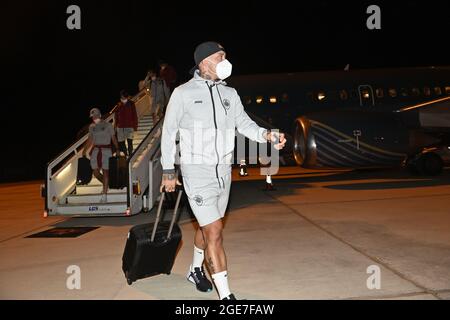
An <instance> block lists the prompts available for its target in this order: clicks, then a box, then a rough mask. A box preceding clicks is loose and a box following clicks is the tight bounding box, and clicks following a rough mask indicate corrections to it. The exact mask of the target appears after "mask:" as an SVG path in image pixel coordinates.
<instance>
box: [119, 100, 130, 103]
mask: <svg viewBox="0 0 450 320" xmlns="http://www.w3.org/2000/svg"><path fill="white" fill-rule="evenodd" d="M120 101H122V103H127V101H128V99H120Z"/></svg>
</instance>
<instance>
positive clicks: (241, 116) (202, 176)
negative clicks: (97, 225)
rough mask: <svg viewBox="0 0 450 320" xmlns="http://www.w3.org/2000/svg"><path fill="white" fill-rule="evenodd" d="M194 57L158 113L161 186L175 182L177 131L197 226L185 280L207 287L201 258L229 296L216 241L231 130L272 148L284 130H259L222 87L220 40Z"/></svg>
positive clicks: (227, 70) (225, 71)
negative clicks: (184, 80)
mask: <svg viewBox="0 0 450 320" xmlns="http://www.w3.org/2000/svg"><path fill="white" fill-rule="evenodd" d="M194 60H195V63H196V66H195V67H194V68H193V69H192V70H191V73H193V78H192V79H191V80H190V81H188V82H187V83H185V84H183V85H181V86H179V87H177V88H175V90H174V91H173V93H172V95H171V98H170V101H169V104H168V106H167V110H166V115H165V117H164V124H163V130H162V137H161V153H162V155H161V164H162V168H163V176H162V184H161V190H162V188H164V189H165V191H166V192H173V191H174V190H175V186H176V185H177V184H180V182H179V181H178V180H177V178H176V174H175V167H174V162H175V156H176V143H175V139H176V135H177V132H178V133H179V137H180V153H181V157H180V167H181V175H182V177H183V185H184V190H185V192H186V195H187V197H188V200H189V204H190V206H191V208H192V212H193V213H194V215H195V218H196V219H197V222H198V224H199V228H198V230H197V231H196V234H195V236H194V254H193V261H192V264H191V266H190V268H189V270H188V273H187V279H188V281H190V282H192V283H194V284H195V285H196V288H197V289H198V290H200V291H203V292H208V291H211V290H212V283H211V281H210V280H209V279H208V278H207V277H206V275H205V272H204V268H203V263H204V261H206V265H207V266H208V269H209V271H210V273H211V277H212V280H213V282H214V284H215V287H216V289H217V291H218V294H219V298H220V299H223V300H234V299H236V297H235V296H234V294H232V293H231V291H230V288H229V284H228V272H227V259H226V255H225V251H224V248H223V245H222V242H223V236H222V229H223V222H222V218H223V217H224V214H225V210H226V207H227V204H228V197H229V193H230V187H231V159H232V155H233V151H234V138H235V129H237V130H238V131H239V132H240V133H241V134H243V135H244V136H246V137H248V138H249V139H251V140H253V141H257V142H260V143H266V142H275V141H277V143H276V144H275V145H274V147H275V148H276V149H278V150H279V149H281V148H283V147H284V145H285V143H286V139H285V138H284V134H282V133H278V132H271V131H270V130H267V129H265V128H261V127H259V126H258V125H257V124H256V123H255V122H254V121H253V120H251V119H250V117H249V116H248V115H247V113H246V112H245V110H244V107H243V105H242V103H241V99H240V97H239V95H238V94H237V92H236V90H235V89H233V88H230V87H228V86H226V83H225V82H224V81H223V80H224V79H226V78H227V77H229V76H230V75H231V71H232V65H231V63H230V62H229V61H228V60H227V59H226V53H225V50H224V48H223V47H222V46H221V45H220V44H218V43H216V42H211V41H209V42H204V43H202V44H200V45H198V46H197V48H196V49H195V52H194ZM277 139H278V140H277Z"/></svg>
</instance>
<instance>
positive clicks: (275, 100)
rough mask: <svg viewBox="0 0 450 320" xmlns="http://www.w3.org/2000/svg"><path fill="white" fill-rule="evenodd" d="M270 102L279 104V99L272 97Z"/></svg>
mask: <svg viewBox="0 0 450 320" xmlns="http://www.w3.org/2000/svg"><path fill="white" fill-rule="evenodd" d="M269 101H270V103H277V97H275V96H271V97H270V98H269Z"/></svg>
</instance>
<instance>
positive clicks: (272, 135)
mask: <svg viewBox="0 0 450 320" xmlns="http://www.w3.org/2000/svg"><path fill="white" fill-rule="evenodd" d="M266 139H267V140H268V141H270V142H272V143H274V142H275V143H276V144H274V146H273V147H274V148H275V149H276V150H281V149H283V148H284V145H285V144H286V138H285V137H284V133H282V132H275V131H270V132H269V133H268V134H266Z"/></svg>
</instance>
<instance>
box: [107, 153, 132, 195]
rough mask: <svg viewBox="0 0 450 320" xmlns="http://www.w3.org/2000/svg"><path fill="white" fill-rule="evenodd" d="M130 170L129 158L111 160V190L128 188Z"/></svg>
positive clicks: (112, 158) (113, 158)
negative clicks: (128, 165) (128, 166)
mask: <svg viewBox="0 0 450 320" xmlns="http://www.w3.org/2000/svg"><path fill="white" fill-rule="evenodd" d="M127 180H128V170H127V158H125V157H111V158H109V188H110V189H122V188H125V187H126V186H127Z"/></svg>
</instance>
